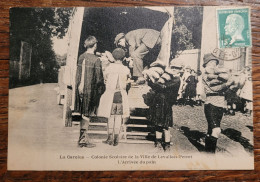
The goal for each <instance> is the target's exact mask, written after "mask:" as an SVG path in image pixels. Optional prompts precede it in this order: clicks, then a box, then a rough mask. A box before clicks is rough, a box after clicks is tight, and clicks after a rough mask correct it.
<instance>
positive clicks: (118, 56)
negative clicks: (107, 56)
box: [112, 48, 125, 60]
mask: <svg viewBox="0 0 260 182" xmlns="http://www.w3.org/2000/svg"><path fill="white" fill-rule="evenodd" d="M112 55H113V57H114V58H115V60H123V59H124V57H125V51H124V49H122V48H116V49H115V50H114V51H113V52H112Z"/></svg>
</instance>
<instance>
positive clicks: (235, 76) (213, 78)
mask: <svg viewBox="0 0 260 182" xmlns="http://www.w3.org/2000/svg"><path fill="white" fill-rule="evenodd" d="M205 75H206V77H207V83H208V84H209V86H210V87H215V86H219V85H222V84H226V85H227V86H228V87H229V89H231V90H235V89H239V88H242V87H243V86H244V84H245V77H243V76H242V75H241V73H240V72H236V73H233V72H232V71H231V70H228V69H226V68H219V67H216V68H212V69H206V70H205Z"/></svg>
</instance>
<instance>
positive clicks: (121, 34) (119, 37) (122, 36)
mask: <svg viewBox="0 0 260 182" xmlns="http://www.w3.org/2000/svg"><path fill="white" fill-rule="evenodd" d="M124 37H125V34H124V33H119V34H117V36H116V37H115V42H114V44H116V45H117V44H118V42H119V40H120V39H122V38H124Z"/></svg>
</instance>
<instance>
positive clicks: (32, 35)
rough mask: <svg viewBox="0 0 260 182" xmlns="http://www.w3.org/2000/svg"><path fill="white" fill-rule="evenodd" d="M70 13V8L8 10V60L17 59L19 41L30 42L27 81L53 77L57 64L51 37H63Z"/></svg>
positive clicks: (49, 80)
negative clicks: (30, 53)
mask: <svg viewBox="0 0 260 182" xmlns="http://www.w3.org/2000/svg"><path fill="white" fill-rule="evenodd" d="M71 13H72V8H12V9H11V10H10V60H11V61H19V56H20V48H21V41H25V42H27V43H29V44H31V46H32V57H31V77H30V80H27V81H29V82H30V83H29V84H33V83H38V82H40V81H43V82H53V81H56V79H57V70H58V64H57V62H56V59H55V53H54V51H53V49H52V44H53V43H52V40H51V38H52V37H54V36H56V37H58V38H62V37H63V36H64V35H65V34H66V32H67V30H68V26H69V19H70V15H71ZM13 81H15V80H13ZM11 82H12V80H10V83H11ZM14 84H15V83H14Z"/></svg>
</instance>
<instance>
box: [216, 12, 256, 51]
mask: <svg viewBox="0 0 260 182" xmlns="http://www.w3.org/2000/svg"><path fill="white" fill-rule="evenodd" d="M217 23H218V27H217V28H218V43H219V44H218V45H219V48H227V47H230V48H234V47H250V46H252V40H251V27H250V8H249V7H246V8H242V7H241V8H232V9H231V8H230V9H222V8H221V9H217Z"/></svg>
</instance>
